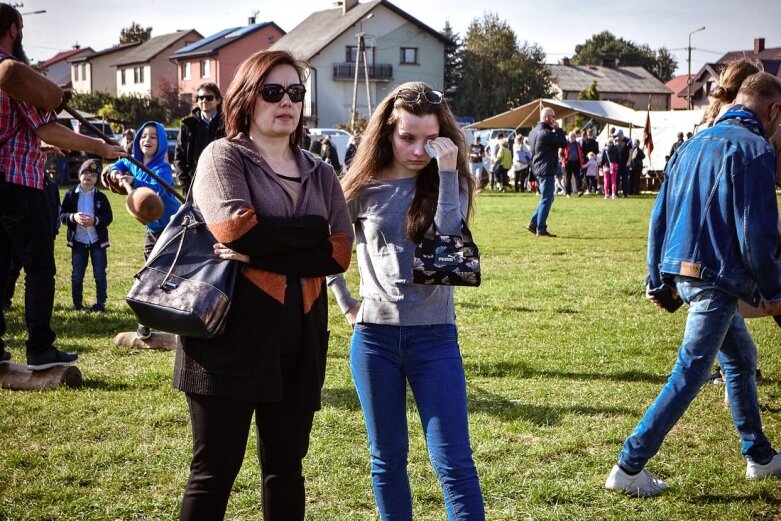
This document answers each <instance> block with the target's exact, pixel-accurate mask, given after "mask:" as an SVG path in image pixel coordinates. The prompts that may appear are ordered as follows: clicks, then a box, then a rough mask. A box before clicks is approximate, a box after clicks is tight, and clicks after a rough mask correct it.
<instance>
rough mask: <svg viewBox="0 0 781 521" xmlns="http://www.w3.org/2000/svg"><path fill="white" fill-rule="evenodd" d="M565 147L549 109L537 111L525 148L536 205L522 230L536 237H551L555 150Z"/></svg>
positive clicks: (556, 166) (557, 155) (556, 153)
mask: <svg viewBox="0 0 781 521" xmlns="http://www.w3.org/2000/svg"><path fill="white" fill-rule="evenodd" d="M565 146H567V136H566V135H565V134H564V131H563V130H562V129H560V128H559V126H558V124H557V123H556V114H555V113H554V112H553V109H551V108H544V109H542V110H541V111H540V122H539V124H538V125H537V126H536V127H534V128H533V129H532V131H531V133H530V134H529V148H530V150H531V154H532V165H531V169H532V173H533V174H534V176H535V177H536V178H537V179H538V180H539V183H540V202H539V204H538V205H537V209H535V210H534V214H532V218H531V221H530V222H529V225H528V226H527V227H526V228H527V229H528V230H529V231H530V232H532V233H535V234H536V235H537V237H555V235H553V234H552V233H549V232H548V224H547V220H548V213H550V209H551V206H553V191H554V189H555V188H556V181H555V177H556V172H557V171H558V168H559V149H560V148H564V147H565Z"/></svg>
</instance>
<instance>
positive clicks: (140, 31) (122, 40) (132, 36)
mask: <svg viewBox="0 0 781 521" xmlns="http://www.w3.org/2000/svg"><path fill="white" fill-rule="evenodd" d="M150 36H152V28H151V27H147V28H146V29H144V28H143V27H141V26H140V25H139V24H137V23H136V22H131V23H130V27H125V28H124V29H122V30H121V31H120V32H119V44H120V45H123V44H126V43H133V42H145V41H147V40H148V39H149V37H150Z"/></svg>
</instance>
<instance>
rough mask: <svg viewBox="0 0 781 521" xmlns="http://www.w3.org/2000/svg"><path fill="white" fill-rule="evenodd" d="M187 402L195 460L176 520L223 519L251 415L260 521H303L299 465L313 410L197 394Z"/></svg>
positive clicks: (242, 455)
mask: <svg viewBox="0 0 781 521" xmlns="http://www.w3.org/2000/svg"><path fill="white" fill-rule="evenodd" d="M187 403H188V405H189V408H190V419H191V421H192V430H193V460H192V463H191V464H190V479H189V481H188V482H187V488H186V489H185V491H184V501H183V503H182V510H181V513H180V517H179V519H180V520H198V521H210V520H221V519H223V517H224V516H225V509H226V507H227V505H228V497H229V496H230V492H231V488H232V487H233V481H234V480H235V479H236V476H237V475H238V473H239V469H240V468H241V463H242V461H243V460H244V452H245V450H246V448H247V438H248V436H249V428H250V422H251V420H252V415H253V414H255V424H256V426H257V437H258V443H257V445H258V460H259V461H260V469H261V479H262V481H263V487H262V495H263V519H264V520H265V521H303V519H304V505H305V496H304V477H303V476H302V474H301V471H302V460H303V459H304V456H306V453H307V450H308V449H309V433H310V432H311V430H312V420H313V418H314V411H294V410H290V409H289V408H288V407H287V406H286V405H285V404H283V403H277V402H268V403H252V402H243V401H238V400H227V399H223V398H216V397H211V396H201V395H196V394H188V395H187Z"/></svg>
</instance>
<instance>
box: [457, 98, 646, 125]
mask: <svg viewBox="0 0 781 521" xmlns="http://www.w3.org/2000/svg"><path fill="white" fill-rule="evenodd" d="M543 107H549V108H552V109H553V110H554V111H555V112H556V119H562V118H566V117H567V116H571V115H573V114H583V115H585V116H589V117H591V118H593V119H595V120H597V121H602V122H605V123H608V124H611V125H621V126H625V127H630V126H634V127H640V128H642V127H643V126H645V111H643V112H639V111H635V110H632V109H630V108H629V107H625V106H623V105H619V104H618V103H615V102H613V101H585V100H584V101H578V100H557V99H543V98H540V99H538V100H536V101H530V102H529V103H527V104H525V105H521V106H520V107H516V108H514V109H511V110H508V111H507V112H502V113H501V114H497V115H496V116H491V117H490V118H486V119H483V120H481V121H478V122H476V123H472V124H471V125H468V126H467V127H466V128H468V129H480V128H518V127H533V126H534V125H536V124H537V123H538V122H539V121H540V110H541V109H542V108H543Z"/></svg>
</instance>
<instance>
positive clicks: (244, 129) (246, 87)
mask: <svg viewBox="0 0 781 521" xmlns="http://www.w3.org/2000/svg"><path fill="white" fill-rule="evenodd" d="M277 65H290V66H291V67H293V68H294V69H295V70H296V72H297V73H298V79H299V80H300V81H301V83H303V82H304V80H305V78H306V70H307V64H306V63H305V62H302V61H300V60H296V59H295V58H294V57H293V55H292V54H290V53H289V52H287V51H258V52H256V53H255V54H253V55H252V56H250V57H249V58H247V59H246V60H244V61H243V62H241V65H239V68H238V70H237V71H236V74H235V75H234V76H233V81H231V84H230V86H229V87H228V90H227V92H226V93H225V101H224V103H223V111H224V118H225V137H227V138H228V139H233V138H235V137H236V136H238V135H239V133H244V134H249V120H250V119H251V118H252V116H253V114H254V112H255V101H256V100H257V97H258V96H260V88H261V87H262V86H263V82H264V81H265V79H266V76H268V73H269V72H270V71H271V69H273V68H274V67H276V66H277ZM303 137H304V106H303V104H302V105H301V114H299V118H298V125H297V126H296V130H295V131H294V132H293V133H292V134H291V135H290V144H291V145H296V146H297V145H298V144H299V143H301V140H302V139H303Z"/></svg>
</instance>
